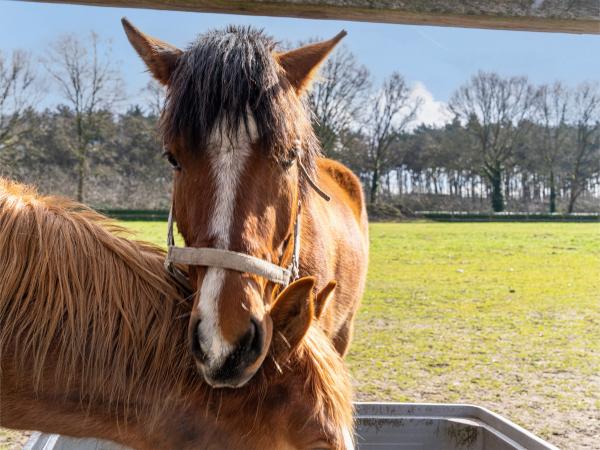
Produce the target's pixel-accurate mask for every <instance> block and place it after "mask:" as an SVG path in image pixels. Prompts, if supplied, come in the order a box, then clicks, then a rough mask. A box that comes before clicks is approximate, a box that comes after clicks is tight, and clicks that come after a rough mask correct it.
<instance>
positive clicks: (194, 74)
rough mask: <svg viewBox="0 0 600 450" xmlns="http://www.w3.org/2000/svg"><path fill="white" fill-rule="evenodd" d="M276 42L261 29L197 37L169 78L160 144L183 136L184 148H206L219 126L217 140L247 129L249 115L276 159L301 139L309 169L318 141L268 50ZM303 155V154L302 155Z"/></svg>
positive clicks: (302, 105)
mask: <svg viewBox="0 0 600 450" xmlns="http://www.w3.org/2000/svg"><path fill="white" fill-rule="evenodd" d="M275 47H276V43H275V41H274V40H273V39H272V38H270V37H269V36H267V35H266V34H264V32H263V31H261V30H256V29H253V28H251V27H237V26H229V27H228V28H226V29H225V30H219V31H210V32H208V33H206V34H203V35H201V36H200V37H199V38H198V39H197V40H196V41H195V42H194V43H192V44H191V45H190V46H189V47H188V48H187V50H186V51H185V52H184V54H183V55H182V56H181V57H180V60H179V63H178V66H177V68H176V70H175V72H174V73H173V75H172V76H171V79H170V82H169V87H168V93H167V104H166V108H165V111H164V113H163V116H162V120H161V128H162V132H163V138H164V140H165V143H167V144H168V143H169V142H173V141H174V140H176V139H183V142H184V143H185V147H186V148H187V149H188V150H189V151H201V150H202V149H204V148H206V145H207V144H208V139H209V137H210V136H211V134H212V133H213V132H214V131H215V130H218V127H219V126H220V125H221V124H223V128H224V129H221V130H218V131H220V132H221V133H226V134H227V135H225V136H222V138H229V139H231V140H233V139H235V138H236V137H237V136H236V134H237V132H238V130H239V129H240V128H241V126H242V125H244V126H245V127H246V131H248V123H247V119H248V114H249V113H251V114H252V116H253V118H254V120H255V122H256V127H257V131H258V135H259V139H260V140H261V144H262V147H263V148H264V149H266V151H268V152H269V153H270V155H272V156H274V157H275V158H276V159H278V160H279V159H285V158H287V157H289V154H288V152H289V151H290V149H291V148H292V147H293V142H294V140H295V139H300V140H301V141H302V142H303V146H304V149H305V152H306V153H307V155H305V156H306V157H307V158H306V159H307V161H306V164H307V165H308V166H309V167H311V168H312V164H311V161H310V160H312V159H314V158H313V156H314V155H315V154H317V153H318V145H317V144H316V139H315V137H314V133H313V132H312V127H311V126H310V114H309V112H308V109H307V107H306V105H305V103H304V102H303V101H301V100H300V99H299V98H298V97H297V96H296V95H294V94H293V90H292V89H291V86H290V85H289V83H288V81H287V79H286V78H285V75H284V73H283V69H282V68H281V67H280V66H279V64H278V63H277V61H276V59H275V57H274V55H273V53H272V52H273V51H274V50H275ZM303 159H305V158H303Z"/></svg>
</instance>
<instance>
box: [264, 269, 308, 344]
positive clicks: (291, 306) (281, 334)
mask: <svg viewBox="0 0 600 450" xmlns="http://www.w3.org/2000/svg"><path fill="white" fill-rule="evenodd" d="M314 287H315V279H314V277H304V278H300V279H299V280H296V281H294V282H293V283H292V284H290V285H289V286H288V287H286V288H285V289H284V290H283V292H281V294H279V295H278V296H277V298H276V299H275V302H274V304H273V307H272V308H271V312H270V315H271V320H272V321H273V330H274V332H275V333H276V334H275V336H274V338H275V337H278V338H279V340H280V341H283V342H279V344H280V345H282V346H283V347H284V348H286V349H287V350H288V351H289V350H292V349H294V348H295V347H296V346H297V345H298V344H299V343H300V341H301V340H302V338H303V337H304V335H305V334H306V332H307V331H308V328H309V327H310V324H311V323H312V319H313V316H314V306H313V289H314Z"/></svg>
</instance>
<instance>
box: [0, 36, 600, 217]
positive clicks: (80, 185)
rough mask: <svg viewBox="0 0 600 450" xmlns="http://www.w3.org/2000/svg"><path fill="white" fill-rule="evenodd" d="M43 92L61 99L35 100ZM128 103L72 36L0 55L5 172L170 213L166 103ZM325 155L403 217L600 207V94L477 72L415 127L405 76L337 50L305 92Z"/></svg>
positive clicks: (97, 47) (0, 165) (113, 70)
mask: <svg viewBox="0 0 600 450" xmlns="http://www.w3.org/2000/svg"><path fill="white" fill-rule="evenodd" d="M47 91H52V92H53V93H54V94H55V95H56V96H58V97H59V98H60V99H61V100H60V101H59V102H58V104H57V105H56V106H55V107H53V108H46V109H44V110H40V108H38V105H39V103H40V101H41V99H42V98H43V95H44V93H45V92H47ZM144 97H145V101H144V104H142V105H134V106H130V107H129V108H128V109H124V108H123V106H124V105H125V104H126V101H127V98H126V95H125V90H124V83H123V80H122V76H121V74H120V71H119V68H118V65H117V64H116V63H115V61H114V59H113V57H112V54H111V51H110V46H109V45H108V44H107V43H106V42H105V41H103V40H102V39H100V38H99V37H98V36H97V35H96V34H94V33H91V34H90V36H88V37H87V38H85V39H83V38H81V37H78V36H75V35H65V36H62V37H60V38H59V39H57V40H56V41H55V42H54V43H53V44H52V45H51V46H50V47H49V48H48V49H47V52H46V53H45V56H44V57H43V58H35V57H34V56H32V55H30V54H28V53H26V52H24V51H20V50H16V51H13V52H12V54H3V53H0V175H5V176H10V177H13V178H17V179H19V180H22V181H25V182H31V183H34V184H37V185H38V186H40V188H41V189H43V190H45V191H50V192H58V193H62V194H66V195H70V196H72V197H75V198H77V199H78V200H80V201H86V202H88V203H90V204H92V205H94V206H96V207H123V208H125V207H126V208H164V207H166V206H167V204H168V189H169V179H170V173H169V171H168V169H167V168H166V165H165V164H164V162H163V161H162V159H161V156H160V155H161V145H160V142H159V140H158V137H157V128H156V124H157V121H158V118H159V115H160V110H161V108H162V105H163V101H164V93H163V92H162V88H161V87H160V86H158V85H157V84H155V83H152V82H150V83H149V84H148V86H147V87H146V88H145V90H144ZM308 102H309V105H310V107H311V109H312V111H313V117H314V126H315V130H316V132H317V135H318V137H319V139H320V141H321V144H322V147H323V152H324V153H325V155H326V156H328V157H331V158H335V159H338V160H340V161H342V162H343V163H345V164H346V165H348V166H349V167H350V168H351V169H352V170H353V171H354V172H355V173H356V174H357V175H358V176H359V178H360V179H361V181H362V182H363V185H364V189H365V193H366V196H367V199H368V201H369V204H370V205H371V208H372V209H373V210H374V211H377V210H378V208H379V209H380V208H385V207H391V208H392V209H394V210H395V211H399V212H400V213H402V212H410V211H411V210H416V209H420V210H423V209H427V210H432V209H433V210H448V209H450V210H471V211H472V210H482V211H489V210H493V211H504V210H506V209H508V210H520V211H549V212H556V211H564V212H574V211H585V210H594V211H597V210H598V209H599V208H600V207H599V205H598V199H599V198H600V87H599V84H598V83H597V82H592V81H590V82H585V83H582V84H580V85H577V86H568V85H566V84H564V83H562V82H556V83H554V84H547V85H538V86H536V85H533V84H532V83H531V82H529V80H528V79H527V78H526V77H520V76H501V75H499V74H496V73H491V72H483V71H481V72H478V73H476V74H474V75H473V76H472V77H471V78H470V79H468V80H466V81H465V82H464V83H463V84H462V85H461V86H459V87H457V89H456V90H455V92H454V94H453V95H452V96H451V98H450V100H449V102H448V104H447V108H446V110H445V115H446V116H447V120H446V123H444V124H441V125H435V126H433V125H425V124H422V123H418V117H419V113H420V111H421V109H422V108H423V106H424V99H422V98H420V97H419V95H417V94H416V93H415V91H414V89H413V88H412V87H411V86H410V85H409V83H408V82H407V81H406V79H405V78H404V77H403V76H402V75H401V74H400V73H398V72H394V73H392V74H391V75H390V76H389V77H388V78H386V79H385V80H384V81H383V82H382V83H380V84H376V83H374V81H373V77H372V76H371V74H370V73H369V71H368V69H367V68H366V67H365V66H364V65H362V64H361V63H360V62H359V61H358V60H357V58H356V56H355V55H354V54H353V53H352V52H351V51H350V50H349V49H348V48H347V47H341V48H340V49H339V50H337V51H336V52H335V53H334V54H333V55H332V56H331V57H330V59H329V60H328V61H326V62H325V64H324V66H323V68H322V70H321V74H320V77H319V78H318V79H317V80H316V81H315V82H314V85H313V88H312V90H311V91H310V93H309V95H308Z"/></svg>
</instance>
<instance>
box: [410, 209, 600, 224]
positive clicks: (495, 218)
mask: <svg viewBox="0 0 600 450" xmlns="http://www.w3.org/2000/svg"><path fill="white" fill-rule="evenodd" d="M415 215H416V217H418V218H423V219H428V220H435V221H439V222H600V214H598V213H575V214H560V213H555V214H550V213H525V212H503V213H471V212H447V211H419V212H417V213H415Z"/></svg>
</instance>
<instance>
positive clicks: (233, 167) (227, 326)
mask: <svg viewBox="0 0 600 450" xmlns="http://www.w3.org/2000/svg"><path fill="white" fill-rule="evenodd" d="M248 122H249V126H248V129H247V130H246V129H245V127H244V128H243V129H240V130H239V131H238V138H237V139H236V140H233V141H230V140H229V139H228V138H221V137H220V136H215V139H214V141H212V142H210V143H209V145H208V147H207V149H206V152H203V153H204V154H203V155H202V156H200V157H197V158H196V157H191V156H190V155H191V153H190V152H177V153H175V155H176V156H175V155H174V157H175V158H178V159H181V163H180V164H181V167H182V168H181V170H180V171H177V172H176V174H175V184H174V199H175V201H174V215H175V217H176V218H177V223H178V227H179V230H180V232H181V233H182V235H183V236H184V239H185V242H186V245H187V246H189V247H211V248H219V249H225V250H233V251H236V252H240V253H245V254H249V255H253V256H255V257H258V258H261V259H263V260H265V261H269V262H272V263H275V264H282V265H283V264H287V263H289V261H290V256H291V255H290V251H291V248H292V247H291V241H290V238H291V236H292V233H293V221H294V217H295V212H296V205H297V202H296V201H295V199H296V198H297V195H298V188H297V174H296V171H295V170H287V171H286V170H285V169H282V167H281V166H280V165H279V164H277V163H276V162H274V161H270V160H269V159H268V158H267V157H265V156H264V154H263V153H262V152H261V151H260V150H259V149H258V148H257V147H258V144H256V139H257V138H256V134H255V128H254V125H253V120H252V119H251V118H249V119H248ZM181 153H183V154H181ZM180 154H181V156H180ZM184 155H188V157H186V156H184ZM190 274H191V278H192V281H193V283H194V284H195V287H196V289H197V294H196V297H195V303H194V308H193V312H192V317H191V320H190V324H189V338H190V347H191V349H192V353H193V355H194V357H195V358H196V361H197V364H198V367H199V369H200V370H201V371H202V373H203V375H204V377H205V379H206V381H207V382H208V383H209V384H211V385H212V386H213V387H221V386H227V387H238V386H241V385H242V384H244V383H245V382H246V381H247V380H248V379H249V378H250V377H251V376H252V375H253V374H254V373H255V372H256V370H257V369H258V368H259V367H260V365H261V363H262V361H263V360H264V358H265V356H266V354H267V352H268V349H269V345H270V342H271V335H272V328H273V327H272V320H271V318H270V315H269V308H270V303H271V299H272V298H273V295H274V291H275V290H276V286H275V285H273V283H270V282H268V281H267V280H265V279H264V278H262V277H260V276H257V275H253V274H248V273H240V272H237V271H233V270H226V269H221V268H216V267H193V268H191V271H190Z"/></svg>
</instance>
